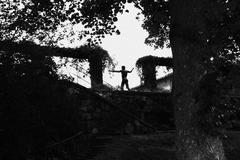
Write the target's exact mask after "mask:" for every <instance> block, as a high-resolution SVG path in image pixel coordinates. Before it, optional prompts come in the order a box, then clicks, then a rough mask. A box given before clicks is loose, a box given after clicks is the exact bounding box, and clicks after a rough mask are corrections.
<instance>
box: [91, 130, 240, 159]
mask: <svg viewBox="0 0 240 160" xmlns="http://www.w3.org/2000/svg"><path fill="white" fill-rule="evenodd" d="M239 146H240V132H229V133H228V134H227V138H225V139H224V147H225V153H226V157H227V159H228V160H236V159H239V157H240V147H239ZM94 159H95V160H176V156H175V145H174V133H173V132H172V133H167V132H162V133H159V134H154V135H131V136H120V137H115V138H113V141H112V143H111V144H108V145H107V146H106V148H105V150H104V151H103V152H101V153H100V154H98V155H97V156H96V157H95V158H94Z"/></svg>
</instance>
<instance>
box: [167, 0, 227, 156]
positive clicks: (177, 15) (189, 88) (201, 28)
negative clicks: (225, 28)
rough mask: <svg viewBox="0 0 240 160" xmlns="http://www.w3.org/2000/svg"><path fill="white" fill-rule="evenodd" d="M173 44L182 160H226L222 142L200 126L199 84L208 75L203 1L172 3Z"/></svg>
mask: <svg viewBox="0 0 240 160" xmlns="http://www.w3.org/2000/svg"><path fill="white" fill-rule="evenodd" d="M170 3H171V6H172V8H171V10H170V13H171V32H170V41H171V47H172V53H173V64H174V77H173V79H174V81H173V89H174V91H173V92H174V99H173V100H174V103H173V104H174V107H175V120H176V121H175V124H176V130H177V140H176V145H177V158H178V159H179V160H225V155H224V148H223V144H222V140H221V139H220V138H219V137H218V136H210V135H209V134H207V133H206V132H204V131H202V129H201V128H200V127H199V126H198V119H199V118H198V117H197V116H201V115H197V111H198V109H199V106H200V101H201V100H199V101H197V100H196V99H195V96H194V95H195V91H196V90H197V88H198V84H199V81H200V80H201V78H202V77H203V76H204V74H205V73H206V71H207V67H206V66H205V65H204V64H203V60H204V57H205V55H206V53H207V52H206V50H207V48H206V47H205V46H204V41H205V40H206V39H204V33H205V28H206V27H205V22H204V18H203V17H202V14H201V5H202V1H200V0H183V1H179V0H171V2H170Z"/></svg>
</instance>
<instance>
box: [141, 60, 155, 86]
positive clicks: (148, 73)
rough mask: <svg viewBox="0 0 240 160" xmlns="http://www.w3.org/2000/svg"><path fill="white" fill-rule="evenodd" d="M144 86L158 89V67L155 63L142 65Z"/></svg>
mask: <svg viewBox="0 0 240 160" xmlns="http://www.w3.org/2000/svg"><path fill="white" fill-rule="evenodd" d="M142 72H143V78H144V86H145V87H146V88H147V89H150V90H154V89H156V86H157V84H156V69H155V65H153V64H144V65H143V66H142Z"/></svg>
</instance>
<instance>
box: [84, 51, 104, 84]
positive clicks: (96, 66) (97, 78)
mask: <svg viewBox="0 0 240 160" xmlns="http://www.w3.org/2000/svg"><path fill="white" fill-rule="evenodd" d="M88 61H89V67H90V71H89V73H90V79H91V87H92V88H96V87H97V86H101V85H102V84H103V71H102V70H103V64H102V63H103V62H102V58H101V56H98V55H95V56H93V57H91V58H89V60H88Z"/></svg>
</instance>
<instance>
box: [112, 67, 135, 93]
mask: <svg viewBox="0 0 240 160" xmlns="http://www.w3.org/2000/svg"><path fill="white" fill-rule="evenodd" d="M125 68H126V67H125V66H122V69H121V70H111V71H110V72H120V73H121V74H122V83H121V90H122V91H123V88H124V85H126V88H127V89H128V90H130V89H129V85H128V79H127V74H128V73H132V71H133V68H132V70H131V71H128V70H125Z"/></svg>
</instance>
